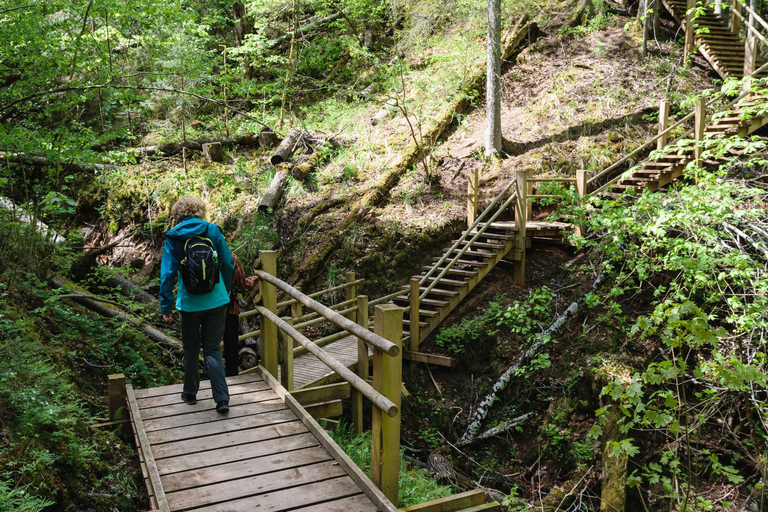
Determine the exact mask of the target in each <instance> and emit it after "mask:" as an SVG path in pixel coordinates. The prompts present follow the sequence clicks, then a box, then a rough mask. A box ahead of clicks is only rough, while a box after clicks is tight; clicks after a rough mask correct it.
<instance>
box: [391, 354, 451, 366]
mask: <svg viewBox="0 0 768 512" xmlns="http://www.w3.org/2000/svg"><path fill="white" fill-rule="evenodd" d="M403 359H405V360H406V361H417V362H419V363H426V364H432V365H435V366H445V367H447V368H452V367H454V366H455V365H456V361H455V360H454V359H453V358H450V357H446V356H439V355H437V354H425V353H423V352H415V351H406V352H405V353H404V354H403Z"/></svg>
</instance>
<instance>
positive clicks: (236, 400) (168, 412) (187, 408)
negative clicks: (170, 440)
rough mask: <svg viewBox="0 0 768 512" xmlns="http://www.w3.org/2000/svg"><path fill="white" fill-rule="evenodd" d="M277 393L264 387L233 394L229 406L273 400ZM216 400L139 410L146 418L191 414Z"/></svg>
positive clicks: (207, 406) (213, 403)
mask: <svg viewBox="0 0 768 512" xmlns="http://www.w3.org/2000/svg"><path fill="white" fill-rule="evenodd" d="M276 398H277V395H276V394H275V393H274V391H272V390H271V389H265V390H263V391H254V392H251V393H245V394H242V395H235V396H233V397H230V399H229V407H230V408H232V407H237V406H238V405H245V404H254V403H257V402H266V401H268V400H275V399H276ZM215 408H216V402H215V401H214V400H213V399H212V398H211V399H207V400H198V402H197V403H196V404H195V405H189V404H186V403H184V402H181V403H179V404H176V405H168V406H166V407H152V408H149V409H144V410H142V411H141V414H142V416H143V417H144V419H146V420H153V419H156V418H165V417H167V416H178V415H183V414H191V413H195V412H200V411H205V410H208V409H215Z"/></svg>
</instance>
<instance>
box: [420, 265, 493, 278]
mask: <svg viewBox="0 0 768 512" xmlns="http://www.w3.org/2000/svg"><path fill="white" fill-rule="evenodd" d="M421 269H422V270H431V269H432V267H430V266H429V265H423V266H422V267H421ZM445 269H446V267H437V269H436V270H435V272H442V271H443V270H445ZM448 273H449V274H455V275H457V276H467V277H474V276H476V275H477V274H478V273H479V272H478V271H477V270H461V269H456V268H451V269H450V270H449V271H448Z"/></svg>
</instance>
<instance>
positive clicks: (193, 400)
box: [181, 392, 197, 405]
mask: <svg viewBox="0 0 768 512" xmlns="http://www.w3.org/2000/svg"><path fill="white" fill-rule="evenodd" d="M181 400H182V401H183V402H186V403H188V404H189V405H195V404H196V403H197V398H195V397H194V396H192V395H189V394H187V393H184V392H182V393H181Z"/></svg>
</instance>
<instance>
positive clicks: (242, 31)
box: [232, 0, 255, 80]
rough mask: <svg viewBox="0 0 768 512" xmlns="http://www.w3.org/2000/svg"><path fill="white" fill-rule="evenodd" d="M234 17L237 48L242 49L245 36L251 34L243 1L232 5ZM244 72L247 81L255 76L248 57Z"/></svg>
mask: <svg viewBox="0 0 768 512" xmlns="http://www.w3.org/2000/svg"><path fill="white" fill-rule="evenodd" d="M232 17H233V18H234V21H235V46H237V47H238V48H240V47H241V46H242V45H243V40H244V39H245V36H246V35H247V34H248V33H249V32H250V30H249V28H248V23H247V22H246V20H245V4H244V3H243V2H242V1H241V0H236V1H235V3H234V4H233V5H232ZM243 71H244V72H245V78H246V79H247V80H250V79H252V78H253V76H254V75H255V71H254V69H253V66H251V63H250V61H249V60H248V56H247V55H246V56H244V57H243Z"/></svg>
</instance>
